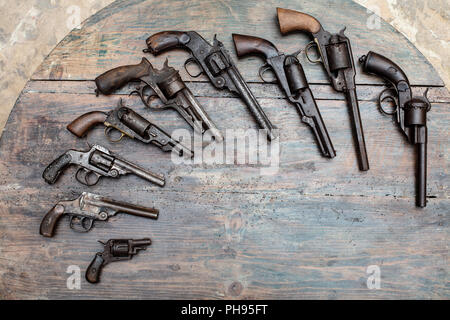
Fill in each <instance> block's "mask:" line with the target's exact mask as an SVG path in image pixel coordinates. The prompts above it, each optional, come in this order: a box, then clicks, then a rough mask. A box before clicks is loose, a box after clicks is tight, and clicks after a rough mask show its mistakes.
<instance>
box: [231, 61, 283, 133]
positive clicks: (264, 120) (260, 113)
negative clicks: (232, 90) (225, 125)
mask: <svg viewBox="0 0 450 320" xmlns="http://www.w3.org/2000/svg"><path fill="white" fill-rule="evenodd" d="M227 74H228V76H229V77H230V79H231V80H232V81H233V83H234V85H235V87H236V89H237V90H238V92H239V96H240V97H241V98H242V100H244V102H245V104H246V105H247V106H248V108H249V109H250V112H251V113H252V114H253V116H254V117H255V119H256V122H258V124H259V126H260V127H261V128H263V129H265V130H266V131H267V137H268V138H269V140H273V139H275V138H276V137H277V136H276V134H275V132H274V131H273V130H274V129H276V128H275V126H274V125H273V124H272V123H271V122H270V120H269V118H268V117H267V115H266V114H265V113H264V110H263V109H262V108H261V106H260V105H259V103H258V101H257V100H256V98H255V96H254V95H253V93H252V92H251V91H250V88H249V87H248V85H247V83H246V82H245V81H244V79H243V78H242V76H241V74H240V73H239V71H237V70H236V69H235V68H234V67H231V68H229V69H228V71H227Z"/></svg>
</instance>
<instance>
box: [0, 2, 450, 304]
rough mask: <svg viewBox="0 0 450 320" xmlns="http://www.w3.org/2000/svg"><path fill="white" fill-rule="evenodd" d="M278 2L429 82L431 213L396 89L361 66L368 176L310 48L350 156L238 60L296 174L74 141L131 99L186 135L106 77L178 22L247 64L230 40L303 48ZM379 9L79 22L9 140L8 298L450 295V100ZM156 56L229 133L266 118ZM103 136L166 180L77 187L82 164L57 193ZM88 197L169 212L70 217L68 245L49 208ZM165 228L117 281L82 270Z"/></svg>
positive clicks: (21, 102)
mask: <svg viewBox="0 0 450 320" xmlns="http://www.w3.org/2000/svg"><path fill="white" fill-rule="evenodd" d="M277 6H280V7H285V8H290V9H295V10H299V11H304V12H307V13H309V14H311V15H313V16H316V17H317V18H318V19H319V20H320V21H321V22H322V24H323V26H324V27H325V28H326V29H327V30H329V31H332V32H337V31H339V30H340V29H341V28H343V27H344V26H346V27H347V31H346V34H347V35H348V36H349V38H350V39H351V41H352V47H353V53H354V56H355V58H356V57H359V56H361V55H362V54H365V53H367V51H369V50H374V51H378V52H380V53H382V54H385V55H387V56H389V57H390V58H391V59H392V60H393V61H395V62H397V63H398V64H399V65H400V66H402V67H403V68H404V70H405V72H406V73H407V74H408V76H409V78H410V80H411V82H412V83H413V84H414V85H415V88H414V91H415V93H417V94H419V93H422V92H424V90H425V88H426V87H431V89H430V92H429V97H430V100H431V101H432V103H433V108H432V110H431V112H430V113H429V114H428V125H429V126H428V128H429V129H428V130H429V149H428V170H429V171H428V187H427V192H428V196H429V198H428V206H427V207H426V208H424V209H418V208H415V206H414V160H415V158H414V150H413V148H412V146H411V145H409V144H408V143H407V141H406V140H405V139H404V137H403V136H402V135H401V133H400V131H399V130H398V128H397V127H396V124H395V123H394V122H393V121H392V120H391V119H390V118H389V117H384V116H383V115H382V114H381V113H380V112H379V111H378V110H377V106H376V99H377V96H378V94H379V92H381V90H382V89H383V83H382V82H381V81H380V80H379V79H376V78H374V77H371V76H367V75H364V74H362V73H361V70H360V69H359V66H358V75H357V83H358V97H359V100H360V108H361V114H362V120H363V124H364V130H365V136H366V144H367V148H368V153H369V160H370V164H371V169H370V171H368V172H365V173H363V172H360V171H359V170H358V169H357V163H356V158H355V153H354V147H353V139H352V136H351V130H350V122H349V116H348V112H347V107H346V104H345V101H344V100H343V96H342V95H340V94H338V93H335V92H333V90H332V89H331V87H330V86H329V85H328V81H327V79H326V77H325V74H324V72H323V70H322V68H321V67H320V66H317V65H311V64H308V63H307V62H306V61H304V60H305V59H304V57H303V58H302V62H303V65H304V68H305V72H306V74H307V77H308V79H309V81H310V82H311V89H312V91H313V93H314V95H315V96H316V98H317V100H318V105H319V108H320V111H321V113H322V116H323V118H324V120H325V123H326V125H327V127H328V131H329V133H330V136H331V139H332V141H333V144H334V146H335V149H336V151H337V157H336V158H335V159H333V160H328V159H324V158H323V157H321V156H320V153H319V151H318V149H317V146H316V144H315V141H314V139H313V137H312V135H311V132H310V130H309V129H308V128H307V127H306V126H305V125H304V124H302V123H301V122H300V119H299V116H298V114H297V112H296V110H295V108H294V107H293V106H292V105H290V104H288V103H287V101H286V100H285V99H282V97H283V95H282V93H281V92H280V90H279V88H278V87H277V86H276V85H272V84H263V83H261V81H260V80H259V78H258V77H257V70H258V67H259V66H260V65H261V64H262V61H261V60H260V59H258V58H248V59H241V60H237V58H236V61H237V64H238V67H239V68H240V70H241V72H242V74H243V76H244V78H245V79H247V80H248V81H249V82H250V87H251V88H252V90H253V92H254V93H255V95H256V96H257V97H258V99H259V101H260V103H261V105H262V107H263V108H264V110H265V111H266V112H267V115H268V116H269V118H270V119H271V120H272V122H273V123H274V124H276V125H277V126H278V127H279V128H280V129H281V137H280V167H279V170H278V172H277V173H276V174H274V175H261V170H260V169H261V167H260V166H258V165H256V166H246V165H185V166H179V165H178V166H177V165H175V164H174V163H173V162H171V161H170V155H169V154H166V153H163V152H161V151H160V150H159V149H158V148H156V147H153V146H148V147H147V146H144V145H141V144H139V143H137V142H136V141H131V140H129V139H128V140H124V141H123V142H121V143H120V144H112V143H108V142H107V140H106V139H105V138H104V137H103V129H102V128H100V127H99V128H96V129H95V130H93V131H92V132H91V133H90V134H89V136H88V138H87V139H76V138H75V137H74V136H73V135H71V134H70V133H69V132H68V131H67V130H66V129H65V127H66V125H67V124H68V123H69V122H70V121H71V120H73V119H74V118H75V117H77V116H78V115H81V114H83V113H85V112H88V111H92V110H103V111H109V110H111V108H112V107H114V106H115V105H116V104H117V102H118V99H119V97H123V98H125V99H126V104H127V105H129V106H131V107H132V108H133V109H135V110H136V111H138V112H140V113H141V114H143V115H145V116H146V117H148V118H149V119H151V120H153V121H154V122H155V123H157V124H158V125H160V126H161V127H163V128H165V129H166V130H167V131H169V132H171V131H172V130H174V129H176V128H187V125H186V124H185V123H184V122H183V120H182V119H180V117H179V116H178V115H177V114H176V113H174V112H170V111H167V112H165V111H164V112H159V113H150V112H149V111H148V110H144V108H143V107H142V105H141V104H140V102H139V101H138V100H137V99H136V98H128V97H127V96H126V95H127V94H128V92H129V89H130V88H129V87H127V88H124V89H122V90H121V91H120V92H118V93H117V94H115V95H113V96H109V97H105V96H100V97H96V96H95V94H94V88H95V84H94V82H93V81H92V80H93V79H94V78H95V77H96V76H97V75H99V74H100V73H102V72H104V71H105V70H108V69H110V68H112V67H115V66H118V65H122V64H131V63H138V62H139V61H140V59H141V57H142V56H143V55H144V54H143V53H142V49H144V48H145V41H144V40H145V39H146V38H147V36H149V35H151V34H153V33H155V32H158V31H163V30H174V29H178V30H196V31H198V32H199V33H200V34H202V35H203V36H204V37H205V38H206V39H208V40H212V38H213V36H214V34H217V36H218V38H219V40H221V41H223V43H224V44H225V46H226V47H227V48H228V49H229V51H230V53H231V54H232V56H233V57H234V58H235V52H234V48H233V45H232V40H231V33H233V32H236V33H247V34H252V35H255V36H261V37H264V38H266V39H269V40H271V41H273V42H274V43H275V44H276V45H277V46H278V47H279V49H280V50H282V51H285V52H287V53H290V52H294V51H296V50H297V49H299V48H301V47H304V46H305V45H306V44H307V43H308V41H309V38H308V37H307V36H306V35H302V34H292V35H289V36H286V37H282V36H281V34H280V33H279V29H278V24H277V21H276V11H275V8H276V7H277ZM369 16H370V13H367V11H366V9H364V8H362V7H360V6H359V5H357V4H355V3H354V2H352V1H348V0H345V1H344V0H341V1H333V2H330V1H324V0H314V1H294V0H284V1H282V2H279V1H234V0H233V1H219V0H208V1H203V0H194V1H190V2H189V4H188V5H187V4H186V2H185V1H181V0H171V1H162V0H161V1H159V0H155V1H138V0H128V1H116V2H114V3H113V4H112V5H110V6H108V7H107V8H105V9H103V10H101V11H100V12H99V13H97V14H96V15H94V16H92V17H91V18H89V19H88V20H87V21H85V22H84V23H83V25H82V27H81V28H80V29H79V30H74V31H72V32H71V33H70V34H69V35H68V36H67V37H66V38H65V39H64V40H63V41H62V42H61V43H60V44H59V45H58V46H57V47H56V48H55V49H54V50H53V51H52V53H51V54H50V55H49V56H48V57H47V58H46V59H45V61H44V62H43V63H42V65H41V66H40V67H39V69H38V70H37V71H36V73H35V74H34V75H33V77H32V79H31V80H30V81H29V82H28V84H27V85H26V87H25V89H24V90H23V92H22V93H21V95H20V97H19V99H18V100H17V103H16V105H15V107H14V109H13V111H12V113H11V115H10V118H9V120H8V123H7V125H6V128H5V130H4V132H3V135H2V138H1V140H0V172H1V173H2V174H1V177H0V188H1V193H0V237H1V241H0V298H1V299H19V298H32V299H63V298H65V299H67V298H68V299H89V298H103V299H108V298H127V299H129V298H136V299H140V298H145V299H164V298H166V299H167V298H171V299H176V298H194V299H197V298H200V299H212V298H219V299H220V298H226V299H234V298H237V299H262V298H269V299H270V298H272V299H279V298H285V299H299V298H308V299H310V298H323V299H336V298H338V299H344V298H355V299H369V298H380V299H381V298H383V299H404V298H426V299H429V298H449V296H450V292H449V288H448V285H447V283H448V273H449V267H448V265H449V264H448V248H447V247H448V243H449V230H448V223H449V215H448V211H449V200H448V199H449V196H448V189H447V187H448V182H449V177H448V172H447V171H448V167H449V161H448V148H449V142H448V141H449V136H448V129H447V128H448V127H449V120H450V116H449V110H448V102H449V101H450V96H449V93H448V91H447V90H446V89H445V87H443V83H442V80H441V79H440V78H439V76H438V75H437V73H436V72H435V71H434V69H433V68H432V66H431V65H430V64H429V62H428V61H426V59H425V58H424V57H423V55H422V54H421V53H420V52H419V51H418V50H417V49H416V48H414V47H413V45H412V44H411V43H410V42H409V41H408V40H407V39H405V38H404V37H403V36H402V35H401V34H399V33H398V32H397V31H395V30H394V29H393V28H392V27H391V26H389V25H388V24H387V23H385V22H382V23H381V27H380V28H379V29H376V30H369V29H368V27H367V19H368V17H369ZM146 56H147V58H149V59H150V61H152V62H153V63H154V64H155V66H156V67H160V66H161V65H162V63H163V62H164V60H165V59H166V58H168V59H169V63H170V65H171V66H173V67H175V68H177V69H179V70H180V71H181V75H182V77H183V79H184V80H186V81H187V83H188V86H189V87H190V88H191V90H192V91H193V92H194V94H195V95H196V96H198V99H199V101H200V102H201V103H202V104H203V106H204V108H205V109H206V110H207V112H208V113H209V114H210V116H211V117H212V119H213V120H214V121H215V122H216V124H217V125H218V127H219V128H220V129H222V130H225V129H227V128H231V129H238V128H244V129H245V128H255V127H256V125H255V123H254V121H253V119H252V117H251V115H250V114H249V113H248V111H247V109H246V108H245V106H244V105H243V104H242V102H241V101H240V100H239V99H237V98H235V97H233V96H232V95H231V94H228V93H227V92H223V91H217V90H215V89H214V88H213V87H212V86H211V85H210V84H209V83H208V82H207V81H206V78H202V77H201V78H198V79H192V78H190V77H189V76H188V75H187V74H186V73H185V71H184V70H182V66H183V63H184V61H185V60H186V58H187V57H188V55H187V53H186V52H183V51H180V50H176V51H171V52H169V53H166V54H163V55H161V56H158V57H156V58H155V57H153V56H149V55H146ZM86 142H89V143H91V144H93V143H100V144H102V145H104V146H105V147H108V148H109V149H110V150H112V151H113V152H115V153H117V154H120V155H124V156H125V155H126V157H127V158H128V159H129V160H131V161H134V162H136V163H138V164H140V165H141V166H143V167H146V168H149V169H151V170H152V171H156V172H161V173H165V174H166V175H167V184H166V186H165V187H164V188H158V187H156V186H153V185H149V184H146V183H145V182H143V181H142V180H140V179H138V178H137V177H132V176H127V177H123V178H122V179H120V180H112V179H103V180H101V181H100V183H99V184H98V185H97V186H95V187H91V188H87V187H84V186H82V185H80V184H78V183H77V182H76V181H75V178H74V173H75V169H74V168H71V169H69V170H67V172H66V173H65V174H64V176H62V177H61V178H60V179H59V181H58V182H57V183H56V184H55V185H53V186H49V185H47V184H45V182H44V181H43V179H42V178H41V175H42V171H43V169H44V168H45V167H46V166H47V165H48V164H49V163H50V162H51V161H52V160H53V159H54V158H56V157H57V156H58V155H60V154H61V153H63V152H65V151H66V150H67V149H79V150H82V149H86V147H87V144H86ZM83 191H90V192H93V193H98V194H102V195H105V196H108V197H110V198H114V199H117V200H122V201H128V202H132V203H138V204H142V205H147V206H155V207H157V208H159V209H160V212H161V214H160V219H159V220H158V221H146V220H142V218H138V217H132V216H126V215H117V216H116V217H114V218H112V219H110V220H109V221H108V222H107V223H101V222H98V223H96V224H95V227H94V229H93V230H92V231H91V232H89V233H85V234H78V233H74V232H73V231H72V230H70V229H69V227H68V221H67V220H65V219H64V220H63V221H61V222H60V224H59V226H58V229H57V234H56V236H55V237H54V238H52V239H47V238H43V237H42V236H40V235H39V230H38V229H39V224H40V221H41V219H42V217H43V215H44V214H45V213H46V212H47V211H48V210H49V209H50V208H51V207H52V206H53V205H54V204H55V203H56V202H57V201H58V200H62V199H70V198H75V197H77V196H78V195H79V194H80V193H81V192H83ZM121 237H123V238H140V237H150V238H151V239H152V240H153V244H152V246H151V247H149V248H148V249H147V251H145V252H141V253H140V254H139V255H137V256H135V257H134V258H133V260H132V261H128V262H119V263H112V264H110V265H108V266H107V267H106V268H105V270H104V272H103V275H102V280H101V283H100V284H98V285H91V284H89V283H87V282H86V281H85V280H84V271H85V269H86V268H87V266H88V264H89V262H90V261H91V259H92V258H93V257H94V255H95V253H96V252H97V251H99V250H100V249H101V246H100V245H99V244H98V243H97V242H96V241H97V240H107V239H110V238H121ZM370 265H377V266H379V267H380V270H381V288H380V289H379V290H370V289H368V288H367V278H368V277H369V275H368V274H367V273H366V272H367V268H368V266H370ZM69 266H79V267H80V269H81V272H82V282H81V289H80V290H76V289H75V290H70V289H68V287H67V283H66V280H67V278H68V277H69V276H70V274H68V273H66V271H67V269H68V267H69Z"/></svg>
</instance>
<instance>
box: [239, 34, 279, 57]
mask: <svg viewBox="0 0 450 320" xmlns="http://www.w3.org/2000/svg"><path fill="white" fill-rule="evenodd" d="M232 36H233V42H234V46H235V48H236V53H237V55H238V57H243V56H245V55H248V54H262V55H264V56H265V57H266V58H267V59H268V58H272V57H275V56H277V55H278V50H277V48H276V47H275V45H274V44H273V43H272V42H270V41H268V40H265V39H263V38H258V37H253V36H247V35H243V34H236V33H233V35H232Z"/></svg>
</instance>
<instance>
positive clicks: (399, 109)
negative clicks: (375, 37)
mask: <svg viewBox="0 0 450 320" xmlns="http://www.w3.org/2000/svg"><path fill="white" fill-rule="evenodd" d="M359 62H360V63H361V64H362V68H363V71H364V72H367V73H371V74H374V75H377V76H379V77H381V78H383V79H385V80H387V81H389V82H390V83H391V84H393V86H394V88H388V89H385V90H383V92H381V94H380V96H379V98H378V104H379V108H380V110H381V111H382V112H383V113H384V114H387V115H393V116H394V118H395V120H396V122H397V124H398V125H399V126H400V129H401V130H402V132H403V133H404V134H405V136H406V137H407V138H408V141H409V142H410V143H411V144H414V145H417V153H418V158H417V179H416V185H417V191H416V205H417V206H418V207H422V208H423V207H425V206H426V205H427V201H426V192H427V191H426V188H427V112H428V111H430V109H431V104H430V101H429V100H428V98H427V96H426V95H427V92H428V90H427V91H425V94H424V96H423V97H417V96H413V95H412V91H411V85H410V84H409V81H408V78H407V77H406V74H405V72H403V70H402V69H401V68H400V67H399V66H398V65H397V64H395V63H394V62H392V61H391V60H389V59H388V58H386V57H384V56H382V55H381V54H378V53H375V52H372V51H370V52H369V53H367V55H365V56H362V57H361V58H360V59H359ZM385 101H391V102H392V103H394V105H395V108H394V110H392V111H388V110H385V109H383V105H382V103H383V102H385Z"/></svg>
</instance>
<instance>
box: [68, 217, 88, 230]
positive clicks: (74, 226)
mask: <svg viewBox="0 0 450 320" xmlns="http://www.w3.org/2000/svg"><path fill="white" fill-rule="evenodd" d="M74 219H79V220H80V222H79V223H74V222H73V220H74ZM85 220H87V221H89V225H88V226H86V224H85V222H84V221H85ZM93 224H94V220H93V219H89V218H86V217H82V218H79V217H77V216H71V217H70V228H71V229H72V230H74V231H75V232H80V233H85V232H88V231H89V230H91V228H92V225H93ZM76 226H79V227H76Z"/></svg>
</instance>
